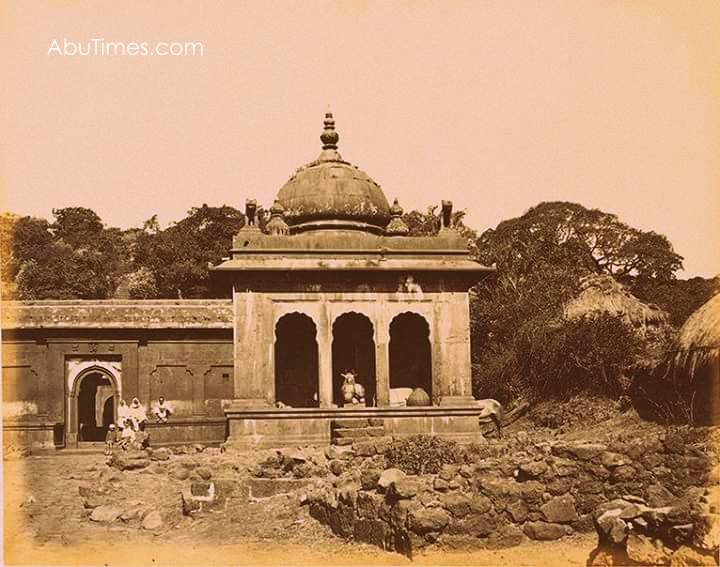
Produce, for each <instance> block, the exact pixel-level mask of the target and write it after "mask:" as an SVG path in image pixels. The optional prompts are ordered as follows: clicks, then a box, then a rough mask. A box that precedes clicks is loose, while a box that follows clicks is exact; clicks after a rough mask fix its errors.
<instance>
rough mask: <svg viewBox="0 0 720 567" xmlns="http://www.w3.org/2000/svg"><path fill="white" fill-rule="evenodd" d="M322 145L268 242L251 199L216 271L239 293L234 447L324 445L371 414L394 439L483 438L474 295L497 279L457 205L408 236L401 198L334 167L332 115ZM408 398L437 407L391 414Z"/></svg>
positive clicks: (300, 173)
mask: <svg viewBox="0 0 720 567" xmlns="http://www.w3.org/2000/svg"><path fill="white" fill-rule="evenodd" d="M320 139H321V141H322V150H321V152H320V155H319V156H318V157H317V159H315V160H314V161H312V162H310V163H308V164H307V165H305V166H303V167H301V168H299V169H298V170H297V171H296V172H295V173H294V174H293V175H292V176H291V177H290V179H289V180H288V181H287V183H285V185H284V186H283V187H282V188H281V189H280V191H279V192H278V196H277V200H276V201H275V203H274V204H273V206H272V207H271V209H270V219H269V221H268V222H267V223H266V226H265V228H264V231H262V230H261V229H260V226H259V222H258V219H257V218H256V209H257V207H256V205H255V201H253V200H248V201H247V205H246V222H245V225H244V226H243V228H242V229H241V230H240V232H239V233H238V235H237V236H236V237H235V239H234V242H233V249H232V257H231V258H230V259H229V260H227V261H226V262H224V263H222V264H221V265H219V266H217V267H215V268H214V269H213V277H214V278H215V279H216V283H217V284H218V285H224V286H227V287H228V288H230V287H231V288H232V289H233V290H234V291H233V313H234V334H235V340H234V344H235V347H234V351H235V372H234V394H235V400H234V402H233V404H232V405H230V406H229V407H226V409H225V414H226V416H227V417H228V419H229V430H230V441H231V442H232V443H234V444H237V445H238V446H273V445H274V446H280V445H288V444H293V443H298V442H327V441H329V439H330V431H331V423H332V422H333V420H335V419H338V418H339V417H342V416H345V415H349V416H352V417H356V418H361V417H365V418H370V417H373V418H375V419H376V423H382V424H384V427H385V430H386V432H387V433H388V434H393V435H408V434H413V433H422V432H433V433H436V434H440V435H445V436H448V437H452V438H455V439H466V440H474V439H477V437H478V435H479V429H478V424H477V410H476V408H475V405H474V404H473V397H472V391H471V380H470V345H469V310H468V289H469V288H470V287H471V286H472V285H474V284H476V283H477V282H478V281H479V280H481V279H482V278H483V277H484V276H485V275H486V274H487V273H488V272H489V271H491V269H490V268H486V267H483V266H481V265H480V264H478V263H477V262H476V261H474V260H473V259H472V258H471V257H470V255H469V251H468V248H467V242H466V241H465V240H464V239H463V238H462V236H461V235H460V234H459V233H458V232H457V231H456V230H454V228H453V226H452V222H451V219H452V204H451V203H450V202H448V201H443V203H442V214H441V218H440V221H441V223H440V224H441V226H440V230H439V232H438V233H437V234H435V235H432V236H421V237H411V236H409V235H408V233H409V229H408V226H407V225H406V224H405V222H404V221H403V216H402V215H403V210H402V208H401V207H400V206H399V204H398V203H397V200H396V201H395V202H394V203H393V205H392V206H390V204H389V203H388V201H387V198H386V197H385V194H384V193H383V191H382V189H381V188H380V186H379V185H378V184H377V183H375V181H373V180H372V179H371V178H370V177H369V176H368V175H367V174H366V173H364V172H363V171H362V170H360V169H358V168H357V167H355V166H353V165H351V164H350V163H348V162H347V161H345V160H344V159H343V158H342V157H341V156H340V153H339V152H338V142H339V135H338V133H337V132H336V130H335V121H334V119H333V116H332V114H330V113H328V114H326V117H325V123H324V130H323V132H322V135H321V136H320ZM423 205H424V204H423ZM300 312H302V313H305V314H307V315H300V314H299V313H300ZM277 313H284V314H290V315H284V316H282V317H281V318H280V319H279V320H276V319H275V317H276V314H277ZM347 380H349V382H348V383H352V382H353V381H356V382H359V383H360V384H361V385H362V386H363V387H364V389H365V397H364V400H365V402H364V403H362V402H360V403H358V400H359V398H357V397H355V399H354V401H353V403H345V402H344V394H343V387H344V386H343V383H344V382H345V381H347ZM345 387H346V386H345ZM412 388H422V389H424V390H425V391H426V393H427V394H428V395H429V396H431V400H432V405H431V406H429V407H395V406H394V405H391V392H393V394H397V390H401V391H405V390H408V389H412ZM425 399H427V398H425ZM280 402H282V403H280ZM288 406H291V407H288Z"/></svg>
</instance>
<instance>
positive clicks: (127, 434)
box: [105, 396, 173, 455]
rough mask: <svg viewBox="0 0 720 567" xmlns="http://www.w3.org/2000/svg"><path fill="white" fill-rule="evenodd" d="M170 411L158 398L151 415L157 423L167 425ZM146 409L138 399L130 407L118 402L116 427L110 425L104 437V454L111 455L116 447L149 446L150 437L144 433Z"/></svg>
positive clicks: (143, 447)
mask: <svg viewBox="0 0 720 567" xmlns="http://www.w3.org/2000/svg"><path fill="white" fill-rule="evenodd" d="M172 413H173V412H172V409H171V408H170V406H169V404H167V403H166V402H165V398H164V397H163V396H160V397H159V398H158V403H157V404H156V405H155V406H154V407H153V415H154V416H155V419H156V421H157V423H167V421H168V418H169V417H170V416H171V415H172ZM146 423H147V409H146V408H145V406H144V405H142V404H141V403H140V400H139V399H138V398H133V399H132V402H131V403H130V405H127V403H125V400H120V403H119V404H118V409H117V426H116V425H115V424H114V423H111V424H110V425H109V426H108V432H107V435H106V436H105V453H106V454H108V455H109V454H111V453H112V451H113V449H115V448H116V447H118V448H120V449H122V450H124V451H127V450H128V449H146V448H148V447H149V446H150V435H149V433H148V432H147V431H146V429H145V426H146Z"/></svg>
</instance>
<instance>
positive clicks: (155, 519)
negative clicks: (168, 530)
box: [142, 510, 163, 530]
mask: <svg viewBox="0 0 720 567" xmlns="http://www.w3.org/2000/svg"><path fill="white" fill-rule="evenodd" d="M142 527H143V529H144V530H158V529H160V528H162V527H163V519H162V516H161V515H160V512H158V511H157V510H153V511H152V512H150V513H148V514H147V515H146V516H145V517H144V518H143V521H142Z"/></svg>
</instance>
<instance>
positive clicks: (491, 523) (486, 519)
mask: <svg viewBox="0 0 720 567" xmlns="http://www.w3.org/2000/svg"><path fill="white" fill-rule="evenodd" d="M461 522H462V524H461V526H462V531H464V532H466V533H468V534H470V535H472V536H475V537H488V536H489V535H490V534H491V533H493V531H495V529H496V528H497V524H498V519H497V517H496V516H491V515H490V514H481V515H475V514H473V515H472V516H468V517H467V518H465V519H464V520H461Z"/></svg>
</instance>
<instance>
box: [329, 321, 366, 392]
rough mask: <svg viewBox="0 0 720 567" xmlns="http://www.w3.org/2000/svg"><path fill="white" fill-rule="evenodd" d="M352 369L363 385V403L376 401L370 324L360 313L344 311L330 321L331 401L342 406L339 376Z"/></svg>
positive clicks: (357, 380)
mask: <svg viewBox="0 0 720 567" xmlns="http://www.w3.org/2000/svg"><path fill="white" fill-rule="evenodd" d="M346 370H354V371H355V375H356V382H359V383H360V384H362V385H363V386H364V387H365V404H366V405H368V406H372V405H374V402H373V400H375V340H374V333H373V324H372V322H371V321H370V319H368V318H367V317H366V316H365V315H362V314H360V313H354V312H353V313H344V314H342V315H340V317H338V318H337V319H335V322H334V323H333V342H332V373H333V401H334V402H335V403H336V404H337V405H338V406H342V405H343V397H342V391H341V386H342V383H343V378H342V377H341V376H340V375H341V374H342V373H343V372H345V371H346Z"/></svg>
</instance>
